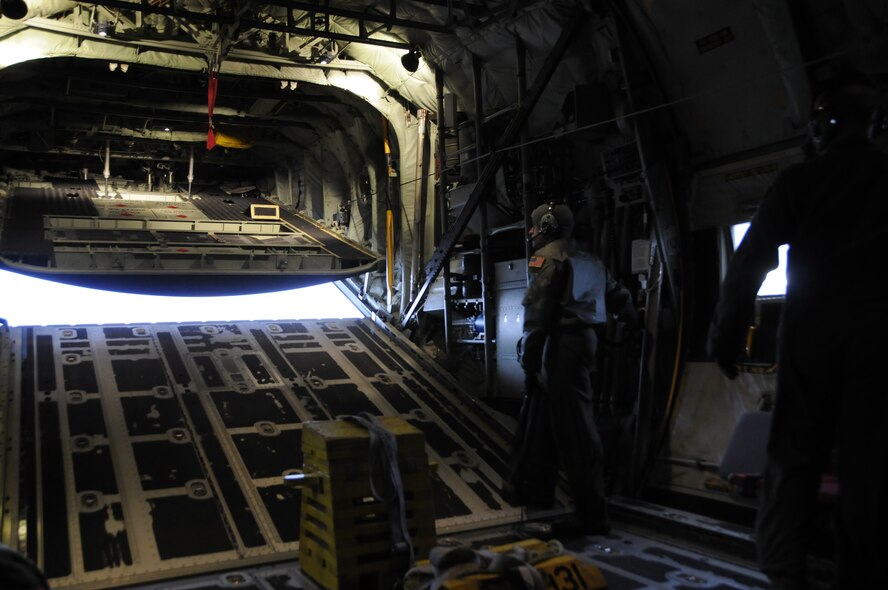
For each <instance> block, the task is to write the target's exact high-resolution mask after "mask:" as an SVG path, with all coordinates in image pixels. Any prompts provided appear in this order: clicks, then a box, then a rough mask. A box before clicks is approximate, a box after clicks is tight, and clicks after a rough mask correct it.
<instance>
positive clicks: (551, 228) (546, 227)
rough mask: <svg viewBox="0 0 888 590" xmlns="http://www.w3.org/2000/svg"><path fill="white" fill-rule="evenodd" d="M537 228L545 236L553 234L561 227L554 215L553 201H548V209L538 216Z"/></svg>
mask: <svg viewBox="0 0 888 590" xmlns="http://www.w3.org/2000/svg"><path fill="white" fill-rule="evenodd" d="M539 228H540V233H542V234H544V235H547V236H552V235H555V234H557V233H558V231H559V230H560V229H561V225H560V224H559V223H558V218H557V217H556V216H555V203H553V202H552V201H549V209H548V210H547V211H546V212H545V213H543V216H542V217H540V223H539Z"/></svg>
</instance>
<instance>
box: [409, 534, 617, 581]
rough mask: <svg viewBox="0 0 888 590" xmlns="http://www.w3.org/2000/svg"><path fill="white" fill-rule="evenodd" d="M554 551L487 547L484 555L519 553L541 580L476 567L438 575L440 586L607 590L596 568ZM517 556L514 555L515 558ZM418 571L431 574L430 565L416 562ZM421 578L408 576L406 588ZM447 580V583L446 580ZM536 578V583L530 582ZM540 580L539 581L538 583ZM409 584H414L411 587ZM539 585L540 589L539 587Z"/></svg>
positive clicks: (537, 545)
mask: <svg viewBox="0 0 888 590" xmlns="http://www.w3.org/2000/svg"><path fill="white" fill-rule="evenodd" d="M554 544H555V545H557V549H554V550H553V544H552V543H546V542H544V541H540V540H539V539H526V540H524V541H520V542H518V543H512V544H508V545H499V546H496V547H488V548H486V549H485V550H484V551H485V552H486V553H490V552H492V553H513V554H515V550H520V551H523V552H526V553H524V554H525V555H526V556H527V559H528V561H527V563H524V564H522V565H523V566H526V567H530V566H532V567H533V568H534V569H535V570H537V572H539V574H540V576H530V577H528V576H526V575H522V572H520V571H518V570H520V569H522V568H510V569H507V570H505V571H493V570H490V569H483V568H482V567H479V566H477V565H469V564H463V565H455V566H453V570H462V571H449V572H446V573H445V572H437V574H438V575H439V576H440V577H439V578H438V581H439V585H438V586H436V587H437V588H440V589H442V590H513V589H515V588H518V587H520V586H519V585H516V584H520V583H521V580H523V581H524V583H525V584H526V588H527V590H538V589H540V588H545V590H606V589H607V587H608V586H607V580H605V579H604V575H603V574H602V573H601V570H599V569H598V568H597V567H596V566H594V565H592V564H591V563H587V562H585V561H583V560H581V559H579V558H577V557H576V556H574V555H570V554H567V553H562V552H561V551H562V550H563V547H561V544H560V543H558V542H557V541H556V542H554ZM516 555H517V554H516ZM417 566H419V568H420V569H423V568H428V569H427V570H426V573H427V574H430V575H433V574H432V573H431V571H430V570H431V565H430V564H429V562H428V560H423V561H420V562H417ZM421 578H422V576H419V577H418V578H414V579H411V576H410V575H409V574H408V576H407V580H406V583H405V585H404V587H405V588H418V587H420V586H421V585H422V584H421V581H422V580H421ZM448 578H449V579H448ZM531 578H536V579H531ZM540 578H541V579H540ZM410 582H414V584H411V583H410ZM540 582H542V584H543V585H542V586H540Z"/></svg>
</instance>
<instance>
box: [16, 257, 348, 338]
mask: <svg viewBox="0 0 888 590" xmlns="http://www.w3.org/2000/svg"><path fill="white" fill-rule="evenodd" d="M0 293H3V298H2V301H0V317H2V318H4V319H6V321H7V322H8V323H9V325H10V326H55V325H62V326H68V325H76V324H146V323H169V322H176V323H180V322H214V321H226V322H233V321H252V320H305V319H339V318H360V317H362V316H361V312H359V311H358V309H357V308H356V307H355V306H354V305H352V303H351V301H349V300H348V298H347V297H346V296H345V295H344V294H343V293H342V292H341V291H340V290H339V289H338V288H337V287H336V286H335V285H334V284H332V283H324V284H321V285H315V286H312V287H304V288H302V289H292V290H289V291H275V292H272V293H261V294H258V295H236V296H229V297H162V296H154V295H132V294H128V293H117V292H113V291H100V290H98V289H87V288H85V287H75V286H73V285H66V284H63V283H56V282H53V281H46V280H42V279H35V278H33V277H28V276H25V275H20V274H18V273H14V272H9V271H5V270H0Z"/></svg>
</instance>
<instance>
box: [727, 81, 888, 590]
mask: <svg viewBox="0 0 888 590" xmlns="http://www.w3.org/2000/svg"><path fill="white" fill-rule="evenodd" d="M864 80H865V79H864ZM879 100H880V99H879V96H878V93H877V91H876V90H875V89H874V88H872V87H871V86H870V85H868V84H867V83H865V82H864V81H860V80H858V81H856V82H855V81H852V79H850V78H849V79H845V80H839V81H837V82H835V83H834V85H833V87H831V88H829V89H828V90H827V91H825V92H824V93H823V94H821V95H820V96H819V97H818V99H817V100H816V101H815V104H814V111H813V113H812V117H811V123H810V130H811V135H812V139H813V142H814V145H815V147H816V149H817V152H818V155H817V156H816V157H814V158H812V159H810V160H808V161H806V162H803V163H800V164H796V165H794V166H791V167H789V168H787V169H785V170H783V171H782V172H781V173H780V174H779V175H778V176H777V178H776V179H775V180H774V184H773V185H771V188H770V189H769V190H768V192H767V194H766V195H765V197H764V199H763V200H762V203H761V205H760V207H759V209H758V212H757V213H756V214H755V217H754V218H753V219H752V223H751V224H750V227H749V230H748V231H747V233H746V236H745V237H744V239H743V241H742V242H741V243H740V246H739V248H738V249H737V251H736V252H735V253H734V255H733V257H732V259H731V263H730V266H729V267H728V273H727V275H726V276H725V279H724V282H723V284H722V289H721V298H720V300H719V302H718V306H717V308H716V312H715V315H714V317H713V319H712V325H711V328H710V332H709V352H710V354H711V355H712V356H713V357H714V358H715V360H716V361H717V362H718V365H719V367H720V368H721V369H722V371H723V372H724V373H725V375H726V376H727V377H729V378H731V379H733V378H735V377H736V376H737V361H738V360H739V359H740V358H741V352H742V350H743V346H744V342H745V335H746V330H747V326H749V325H750V323H751V322H752V315H753V310H754V305H755V298H756V292H757V291H758V289H759V286H760V285H761V283H762V281H763V279H764V277H765V275H766V274H767V273H768V271H769V270H771V269H773V268H775V267H776V266H777V249H778V247H779V246H780V245H781V244H789V258H788V264H787V273H786V275H787V288H786V298H785V300H784V302H783V309H782V312H781V318H780V328H779V332H778V342H777V346H778V350H777V363H778V368H777V392H776V398H775V407H774V415H773V418H772V422H771V432H770V437H769V440H768V452H767V465H766V468H765V481H764V489H763V491H762V504H761V507H760V508H759V512H758V521H757V527H756V529H757V530H756V532H757V545H758V559H759V564H760V566H761V568H762V570H763V571H764V572H765V573H766V574H767V575H768V577H769V578H770V579H771V581H772V584H773V585H772V588H775V589H783V590H801V589H805V588H808V587H809V586H808V583H807V575H806V554H807V553H808V551H809V549H810V547H809V543H810V541H811V539H812V538H815V537H816V535H814V534H813V533H814V526H813V525H814V523H815V520H816V516H817V506H818V491H819V489H820V483H821V478H822V473H823V471H824V469H825V468H826V467H827V465H828V463H829V460H830V456H831V454H832V451H833V449H836V451H837V459H836V461H837V465H836V468H837V473H838V478H839V496H838V511H837V519H836V520H837V522H836V533H837V538H836V541H837V544H836V545H837V551H838V559H837V577H838V580H837V581H838V588H842V589H845V588H847V589H857V588H888V569H886V568H885V566H884V563H883V561H884V559H885V556H886V555H888V501H886V500H888V495H886V494H888V391H886V385H885V369H884V367H885V360H886V354H885V353H886V344H885V339H886V335H888V313H886V307H888V296H886V294H885V287H884V286H883V285H881V283H880V281H879V278H881V276H882V275H884V271H885V270H886V268H888V267H886V262H885V251H884V248H885V244H886V243H888V155H886V154H885V153H883V152H882V151H880V150H879V149H877V147H876V146H875V145H874V144H873V138H874V137H875V136H876V135H878V134H879V133H880V132H881V131H883V130H884V129H883V128H884V121H885V119H884V115H883V114H882V109H881V107H880V105H879Z"/></svg>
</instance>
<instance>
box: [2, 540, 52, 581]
mask: <svg viewBox="0 0 888 590" xmlns="http://www.w3.org/2000/svg"><path fill="white" fill-rule="evenodd" d="M0 588H2V589H3V590H49V584H48V583H47V581H46V577H45V576H44V575H43V573H42V572H41V571H40V570H39V569H38V568H37V566H36V565H34V562H32V561H31V560H30V559H28V558H27V557H25V556H24V555H22V554H21V553H18V552H17V551H15V550H14V549H12V548H11V547H8V546H6V545H3V544H2V543H0Z"/></svg>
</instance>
